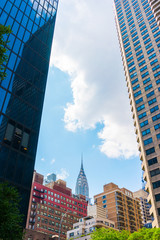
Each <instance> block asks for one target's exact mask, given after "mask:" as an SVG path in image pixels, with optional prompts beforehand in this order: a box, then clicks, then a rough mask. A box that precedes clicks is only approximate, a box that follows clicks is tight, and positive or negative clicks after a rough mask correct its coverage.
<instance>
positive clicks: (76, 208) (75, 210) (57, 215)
mask: <svg viewBox="0 0 160 240" xmlns="http://www.w3.org/2000/svg"><path fill="white" fill-rule="evenodd" d="M34 175H36V172H35V173H34ZM33 179H34V180H35V179H37V177H36V176H35V177H34V178H33ZM41 180H42V183H43V179H41ZM42 183H39V181H38V182H36V181H34V182H33V183H32V190H31V196H30V204H29V210H28V218H27V225H26V228H27V229H31V230H35V231H39V232H44V233H47V234H48V235H49V236H53V235H57V234H58V235H59V233H60V239H66V232H67V230H70V229H72V227H73V223H75V222H77V221H78V220H79V219H80V218H82V217H85V216H87V204H88V203H87V201H86V200H85V196H82V195H79V196H77V195H73V194H72V191H71V189H70V188H68V187H67V186H66V182H65V181H63V180H57V181H56V182H51V183H49V184H47V185H45V186H44V185H42Z"/></svg>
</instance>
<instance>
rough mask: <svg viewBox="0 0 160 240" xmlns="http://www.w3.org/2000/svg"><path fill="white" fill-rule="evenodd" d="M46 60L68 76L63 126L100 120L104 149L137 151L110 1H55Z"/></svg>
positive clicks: (119, 154) (117, 154)
mask: <svg viewBox="0 0 160 240" xmlns="http://www.w3.org/2000/svg"><path fill="white" fill-rule="evenodd" d="M50 64H51V65H53V64H54V65H55V66H56V67H58V68H60V69H61V70H62V71H65V72H67V73H68V74H69V75H70V81H71V82H70V83H71V89H72V93H73V102H69V103H67V104H66V107H65V109H64V110H65V115H64V122H65V126H66V128H67V129H68V130H69V131H74V132H75V131H76V130H77V129H91V128H95V127H96V124H97V123H98V122H100V123H103V124H104V128H103V129H102V130H101V132H99V133H98V137H99V138H100V139H101V140H102V144H101V146H100V150H101V151H102V152H103V153H104V154H106V155H107V156H108V157H116V158H119V157H125V158H129V157H132V156H135V155H137V146H136V138H135V136H134V130H133V123H132V120H131V114H130V107H129V100H128V94H127V89H126V86H125V77H124V74H123V69H122V62H121V58H120V50H119V44H118V38H117V33H116V28H115V22H114V15H113V7H112V2H111V1H108V0H105V1H101V2H100V3H97V2H94V1H93V0H88V1H86V0H81V1H77V0H70V1H66V0H61V1H60V2H59V8H58V15H57V22H56V31H55V39H54V44H53V49H52V56H51V62H50Z"/></svg>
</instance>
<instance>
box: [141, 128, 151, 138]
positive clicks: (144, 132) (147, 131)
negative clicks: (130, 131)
mask: <svg viewBox="0 0 160 240" xmlns="http://www.w3.org/2000/svg"><path fill="white" fill-rule="evenodd" d="M150 132H151V131H150V128H148V129H146V130H144V131H143V132H142V136H145V135H147V134H149V133H150Z"/></svg>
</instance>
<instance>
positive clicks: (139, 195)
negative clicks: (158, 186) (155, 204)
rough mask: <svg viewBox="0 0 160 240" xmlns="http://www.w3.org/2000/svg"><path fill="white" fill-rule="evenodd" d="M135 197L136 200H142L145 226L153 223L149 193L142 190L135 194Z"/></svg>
mask: <svg viewBox="0 0 160 240" xmlns="http://www.w3.org/2000/svg"><path fill="white" fill-rule="evenodd" d="M133 196H134V197H135V198H139V199H140V205H141V211H142V219H143V224H144V226H145V225H146V224H148V223H151V222H152V217H151V215H150V212H149V210H150V207H151V206H150V204H149V203H148V201H147V198H148V193H147V192H146V191H144V190H143V189H140V190H139V191H136V192H134V193H133Z"/></svg>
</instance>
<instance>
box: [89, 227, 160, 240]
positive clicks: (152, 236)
mask: <svg viewBox="0 0 160 240" xmlns="http://www.w3.org/2000/svg"><path fill="white" fill-rule="evenodd" d="M91 239H92V240H160V228H152V229H148V228H142V229H140V230H139V231H137V232H134V233H129V232H128V231H125V230H123V231H116V230H114V229H105V228H99V229H96V231H94V232H93V233H92V235H91Z"/></svg>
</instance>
